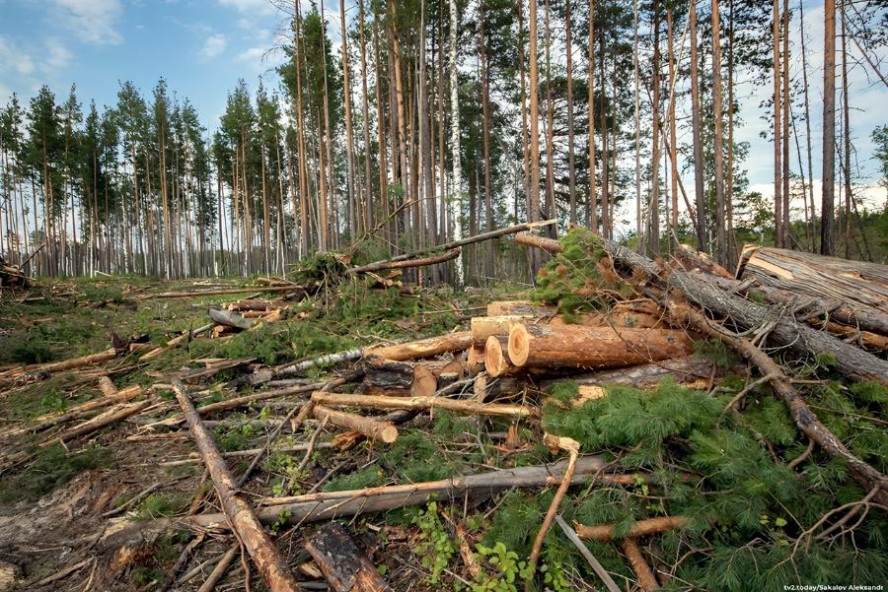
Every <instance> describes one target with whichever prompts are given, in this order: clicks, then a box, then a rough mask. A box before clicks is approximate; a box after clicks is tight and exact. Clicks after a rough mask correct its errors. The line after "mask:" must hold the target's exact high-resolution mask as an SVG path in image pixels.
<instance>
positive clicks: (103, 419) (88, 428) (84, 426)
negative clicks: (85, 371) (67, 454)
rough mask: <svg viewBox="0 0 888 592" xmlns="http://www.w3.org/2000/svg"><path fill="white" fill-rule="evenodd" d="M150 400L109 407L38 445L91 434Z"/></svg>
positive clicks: (147, 403)
mask: <svg viewBox="0 0 888 592" xmlns="http://www.w3.org/2000/svg"><path fill="white" fill-rule="evenodd" d="M150 403H151V401H148V400H145V401H139V402H138V403H130V404H127V405H120V406H118V407H114V408H112V409H109V410H108V411H106V412H105V413H102V414H101V415H99V416H97V417H94V418H92V419H90V420H89V421H85V422H83V423H81V424H78V425H76V426H74V427H73V428H70V429H68V430H65V431H64V432H62V433H60V434H57V435H55V436H53V437H52V438H50V439H48V440H45V441H43V442H41V443H40V446H51V445H52V444H55V443H56V442H63V443H64V442H65V441H66V440H73V439H74V438H79V437H80V436H85V435H86V434H91V433H93V432H95V431H96V430H100V429H102V428H103V427H105V426H109V425H111V424H114V423H117V422H118V421H122V420H124V419H126V418H127V417H130V416H132V415H135V414H136V413H139V412H140V411H142V410H143V409H145V408H146V407H147V406H148V405H149V404H150Z"/></svg>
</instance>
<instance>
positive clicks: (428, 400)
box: [311, 391, 539, 417]
mask: <svg viewBox="0 0 888 592" xmlns="http://www.w3.org/2000/svg"><path fill="white" fill-rule="evenodd" d="M311 400H312V401H313V402H315V403H316V404H319V405H336V406H342V407H369V408H373V409H418V410H422V409H447V410H448V411H454V412H457V413H468V414H473V415H498V416H504V417H537V416H539V411H538V410H537V409H534V408H532V407H526V406H524V405H495V404H485V403H477V402H475V401H461V400H456V399H446V398H443V397H381V396H364V395H343V394H339V393H328V392H325V391H315V392H314V393H312V395H311Z"/></svg>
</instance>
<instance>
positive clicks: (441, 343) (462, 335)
mask: <svg viewBox="0 0 888 592" xmlns="http://www.w3.org/2000/svg"><path fill="white" fill-rule="evenodd" d="M471 345H472V332H471V331H459V332H456V333H447V334H446V335H439V336H437V337H430V338H428V339H420V340H418V341H409V342H407V343H398V344H395V345H388V346H383V347H371V348H367V349H365V350H364V355H365V356H378V357H380V358H387V359H389V360H396V361H401V360H415V359H418V358H430V357H432V356H437V355H440V354H443V353H446V352H454V351H460V350H464V349H468V348H469V347H471Z"/></svg>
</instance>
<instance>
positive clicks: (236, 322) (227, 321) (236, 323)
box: [207, 308, 255, 329]
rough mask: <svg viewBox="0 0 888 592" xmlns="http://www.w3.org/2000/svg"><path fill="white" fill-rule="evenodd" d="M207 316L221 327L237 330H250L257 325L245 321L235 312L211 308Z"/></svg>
mask: <svg viewBox="0 0 888 592" xmlns="http://www.w3.org/2000/svg"><path fill="white" fill-rule="evenodd" d="M207 314H208V315H209V316H210V318H211V319H213V320H214V321H215V322H217V323H219V324H220V325H225V326H226V327H234V328H235V329H249V328H250V327H252V326H253V325H254V324H255V321H253V320H251V319H245V318H244V317H242V316H241V314H240V313H238V312H236V311H233V310H216V309H215V308H211V309H209V310H207Z"/></svg>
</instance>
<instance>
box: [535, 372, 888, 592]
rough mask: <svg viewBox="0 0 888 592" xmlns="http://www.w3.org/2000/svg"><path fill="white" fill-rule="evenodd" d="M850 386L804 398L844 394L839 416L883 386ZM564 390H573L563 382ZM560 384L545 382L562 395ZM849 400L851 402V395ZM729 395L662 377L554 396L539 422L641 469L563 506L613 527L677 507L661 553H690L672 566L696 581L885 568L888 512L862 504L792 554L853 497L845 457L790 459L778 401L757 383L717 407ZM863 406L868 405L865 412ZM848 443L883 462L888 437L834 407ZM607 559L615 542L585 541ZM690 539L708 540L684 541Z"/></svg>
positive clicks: (800, 443) (873, 577)
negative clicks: (839, 525)
mask: <svg viewBox="0 0 888 592" xmlns="http://www.w3.org/2000/svg"><path fill="white" fill-rule="evenodd" d="M852 389H853V390H852V392H851V393H850V394H851V395H852V396H851V397H848V396H843V395H841V394H839V393H838V392H835V391H832V390H830V388H829V387H824V388H822V389H820V390H822V391H825V392H812V393H810V395H811V396H810V397H809V398H808V402H809V404H814V405H819V402H820V401H823V402H824V403H829V402H830V401H832V404H838V403H836V401H837V399H841V400H842V401H843V403H842V405H844V415H843V416H841V417H842V419H841V421H846V422H848V421H849V418H848V414H849V413H852V412H851V411H850V409H853V410H854V411H853V413H854V414H855V415H859V414H861V413H863V412H865V410H864V409H862V406H863V405H866V406H869V405H877V404H882V403H883V402H884V400H885V396H886V394H885V392H884V389H882V390H879V389H878V388H876V387H872V386H865V385H856V386H855V387H852ZM572 390H573V392H571V391H572ZM574 394H575V388H573V389H572V388H571V386H570V385H569V384H568V385H566V386H561V387H560V388H559V389H558V390H557V391H556V392H553V393H552V396H553V399H554V400H556V401H557V400H561V401H566V400H569V399H570V398H571V397H572V396H573V395H574ZM855 397H856V398H857V399H859V400H860V401H859V402H853V401H852V400H853V398H855ZM730 399H731V395H730V394H725V395H719V396H712V395H709V394H707V393H703V392H700V391H693V390H688V389H684V388H682V387H679V386H677V385H675V384H674V383H672V382H671V381H668V380H666V381H664V382H663V383H662V384H661V385H660V387H659V388H658V389H657V390H656V391H654V392H645V391H639V390H635V389H631V388H625V387H613V388H609V389H608V393H607V396H606V397H604V398H602V399H600V400H596V401H589V402H587V403H585V404H584V405H583V406H582V407H581V408H580V409H573V410H568V409H565V406H564V405H563V403H562V405H557V404H555V403H554V402H553V403H550V404H549V405H547V406H546V408H545V411H544V418H543V424H544V427H545V428H546V429H547V430H548V431H550V432H552V433H557V434H559V435H564V436H570V437H572V438H574V439H576V440H577V441H579V442H580V444H581V446H582V448H583V450H584V451H585V452H597V453H600V454H604V455H605V456H607V457H609V458H611V459H613V460H614V462H615V463H616V465H617V466H619V467H621V468H622V469H623V470H624V471H633V472H636V471H637V472H639V473H644V474H646V475H649V476H650V477H649V478H646V479H644V480H642V479H639V480H638V482H637V486H636V487H633V488H625V489H617V488H601V487H598V488H592V489H590V490H589V494H588V495H586V496H581V497H579V498H575V499H574V500H572V501H571V502H570V503H568V504H567V505H566V506H565V514H566V515H570V516H571V517H573V518H575V519H577V520H579V521H580V522H582V523H584V524H602V523H613V524H615V525H616V535H617V536H619V535H620V534H621V533H625V532H627V531H628V529H629V528H631V526H632V524H633V523H634V521H636V520H640V519H644V518H653V517H657V516H675V515H682V516H686V517H688V518H689V521H688V524H687V526H686V528H684V529H683V530H682V531H681V532H672V533H665V534H664V535H662V536H661V537H660V538H659V541H660V545H661V547H662V550H663V554H664V556H665V557H677V556H680V555H681V554H683V553H685V552H692V554H691V556H690V557H689V558H688V559H687V560H686V561H684V562H682V564H681V565H680V567H679V569H678V572H677V574H676V575H677V576H678V578H679V579H680V580H681V581H683V582H690V583H691V584H693V585H694V586H695V587H696V586H699V587H701V588H704V589H713V590H715V589H725V590H737V589H744V590H767V589H772V586H773V583H774V582H783V583H787V584H789V583H806V582H832V583H840V582H841V583H851V582H856V583H873V582H881V581H885V579H886V577H888V563H886V562H885V561H883V560H882V559H881V558H882V557H884V555H885V553H886V552H888V537H886V533H888V521H886V519H885V517H884V515H883V514H880V513H871V514H870V515H869V516H868V518H867V520H865V521H864V522H862V523H861V524H860V526H859V527H858V528H857V529H856V530H855V533H854V536H853V541H852V540H851V538H850V537H845V538H841V537H840V538H838V539H837V540H835V541H833V542H832V543H822V542H819V541H807V542H810V543H811V544H810V546H809V545H807V544H805V545H802V546H800V547H799V548H798V549H796V550H795V554H794V555H793V554H792V551H793V549H792V546H793V545H792V542H793V541H794V540H795V539H796V538H797V537H799V536H800V535H802V533H803V532H804V531H805V530H806V529H807V528H809V527H811V526H812V525H813V524H815V523H816V522H817V521H818V520H819V519H820V518H821V517H822V516H823V515H824V514H825V513H827V512H829V511H830V510H831V509H832V508H835V507H837V506H840V505H842V504H844V503H849V502H853V501H856V500H860V499H862V498H863V497H864V496H865V495H866V492H865V491H863V490H862V489H861V488H860V487H859V486H858V485H857V484H856V483H854V482H853V481H850V480H849V475H848V473H847V468H846V465H844V463H840V462H838V461H835V460H833V459H831V458H829V457H827V456H825V455H823V454H822V453H821V452H820V451H815V453H814V454H813V455H812V456H811V457H810V459H808V460H806V461H805V462H803V463H802V464H801V465H800V467H799V469H798V470H793V469H791V468H790V467H789V466H788V463H789V462H790V461H791V460H793V459H795V458H797V457H798V456H799V455H801V454H802V453H803V452H804V450H805V448H806V446H807V440H803V439H802V437H800V434H799V432H798V429H797V428H796V427H795V425H794V424H793V422H792V420H791V418H790V417H789V414H788V412H787V411H786V408H785V406H784V405H783V404H782V403H780V402H778V401H776V400H775V399H774V398H773V396H771V394H770V392H769V389H768V388H767V387H763V388H761V389H757V390H755V391H753V392H751V393H750V394H749V395H748V396H747V397H746V399H745V401H744V402H743V410H742V413H741V414H740V415H739V416H734V415H733V414H731V413H727V414H726V413H725V412H724V408H725V405H726V404H727V402H728V401H729V400H730ZM871 411H872V410H870V412H871ZM823 419H824V421H825V422H826V423H827V425H828V426H829V427H830V429H833V430H834V431H835V433H836V435H837V436H838V437H839V438H840V439H843V441H845V442H846V443H847V444H848V445H849V446H850V447H851V448H852V450H853V451H855V453H857V454H859V455H861V457H862V458H864V460H867V461H868V462H872V463H873V464H874V466H876V467H877V468H879V469H880V470H883V471H884V470H885V469H884V466H885V459H886V457H885V452H886V451H888V436H886V434H885V432H884V429H881V428H878V426H871V427H873V428H878V429H867V427H866V426H863V427H861V426H860V425H859V424H856V423H855V424H854V425H853V427H852V425H850V424H849V425H847V426H846V429H845V430H842V426H841V425H840V421H839V420H838V419H837V418H835V417H832V418H831V417H828V416H824V417H823ZM590 546H591V548H592V550H593V552H594V553H595V554H596V556H597V557H598V558H599V559H600V560H601V561H602V563H603V564H604V565H605V567H606V568H608V569H613V570H615V571H617V572H618V573H620V572H622V573H628V572H626V571H625V570H626V566H625V564H624V561H623V559H622V558H621V557H620V556H619V554H618V553H617V552H616V550H615V548H614V547H613V545H610V544H606V543H591V544H590ZM694 549H697V550H700V549H706V551H697V552H693V550H694Z"/></svg>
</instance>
